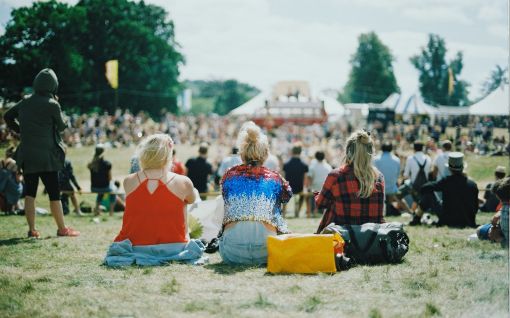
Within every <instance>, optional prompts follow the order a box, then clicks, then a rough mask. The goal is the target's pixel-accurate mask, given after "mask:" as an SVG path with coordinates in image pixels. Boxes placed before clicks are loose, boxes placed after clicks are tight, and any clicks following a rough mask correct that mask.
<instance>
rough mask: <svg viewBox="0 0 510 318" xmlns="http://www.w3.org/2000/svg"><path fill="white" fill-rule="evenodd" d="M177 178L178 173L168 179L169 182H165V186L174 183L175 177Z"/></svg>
mask: <svg viewBox="0 0 510 318" xmlns="http://www.w3.org/2000/svg"><path fill="white" fill-rule="evenodd" d="M176 176H177V173H174V174H173V176H172V177H171V178H170V179H168V181H167V182H165V185H166V186H168V184H169V183H170V182H172V181H173V180H174V179H175V177H176Z"/></svg>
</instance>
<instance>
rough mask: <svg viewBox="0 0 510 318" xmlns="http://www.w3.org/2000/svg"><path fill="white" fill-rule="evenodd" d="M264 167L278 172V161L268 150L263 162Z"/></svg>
mask: <svg viewBox="0 0 510 318" xmlns="http://www.w3.org/2000/svg"><path fill="white" fill-rule="evenodd" d="M264 167H266V168H267V169H269V170H273V171H276V172H280V161H279V160H278V158H277V157H276V156H275V155H273V154H272V153H271V152H269V155H268V156H267V159H266V161H265V162H264Z"/></svg>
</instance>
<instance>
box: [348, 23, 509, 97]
mask: <svg viewBox="0 0 510 318" xmlns="http://www.w3.org/2000/svg"><path fill="white" fill-rule="evenodd" d="M358 42H359V44H358V48H357V50H356V52H355V53H354V54H353V56H352V57H351V60H350V64H351V71H350V73H349V78H348V81H347V83H346V85H345V86H344V88H343V90H342V92H341V93H340V94H339V99H340V101H342V102H344V103H381V102H382V101H384V100H385V99H386V97H388V96H389V95H390V94H391V93H399V92H400V88H399V86H398V84H397V81H396V79H395V75H394V72H393V62H394V61H395V58H394V57H393V56H392V54H391V51H390V49H389V48H388V47H387V46H386V45H384V44H383V43H382V42H381V40H380V39H379V37H378V36H377V34H375V33H374V32H370V33H366V34H361V35H360V36H359V38H358ZM446 52H447V49H446V43H445V41H444V39H443V38H441V37H440V36H439V35H436V34H430V35H429V40H428V43H427V45H426V46H424V47H422V48H421V51H420V53H419V54H417V55H415V56H413V57H411V58H410V62H411V64H412V65H413V66H414V67H415V68H416V69H417V70H418V73H419V89H420V93H421V96H422V97H423V99H424V101H425V102H426V103H428V104H430V105H450V106H465V105H469V104H470V101H469V99H468V94H469V90H468V88H469V87H470V84H469V83H468V82H466V81H464V80H462V79H460V74H461V72H462V69H463V67H464V63H463V55H462V52H457V53H456V55H455V57H454V58H453V59H452V60H450V61H447V59H446ZM507 72H508V69H507V68H502V67H500V66H498V65H496V66H495V69H494V70H493V71H492V72H491V74H490V76H489V78H487V79H486V80H485V82H484V83H483V84H482V97H484V96H486V95H488V94H489V93H490V92H492V91H493V90H494V89H496V88H498V87H499V86H500V85H501V84H502V83H508V77H507Z"/></svg>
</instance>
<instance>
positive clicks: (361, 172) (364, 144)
mask: <svg viewBox="0 0 510 318" xmlns="http://www.w3.org/2000/svg"><path fill="white" fill-rule="evenodd" d="M373 152H374V143H373V141H372V138H370V135H369V133H368V132H367V131H365V130H358V131H356V132H354V133H352V135H351V136H350V137H349V139H347V147H346V150H345V157H344V163H345V164H347V165H352V167H353V169H354V176H355V177H356V179H358V181H359V192H358V196H359V197H360V198H368V197H370V195H371V194H372V192H373V191H374V183H375V179H376V178H377V175H378V172H377V169H375V167H374V166H373V165H372V154H373Z"/></svg>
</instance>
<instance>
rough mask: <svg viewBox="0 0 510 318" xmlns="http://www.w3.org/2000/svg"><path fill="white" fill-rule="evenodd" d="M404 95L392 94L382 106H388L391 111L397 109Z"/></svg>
mask: <svg viewBox="0 0 510 318" xmlns="http://www.w3.org/2000/svg"><path fill="white" fill-rule="evenodd" d="M401 96H402V95H401V94H399V93H391V94H390V96H388V98H386V99H385V100H384V101H383V102H382V103H381V105H383V106H386V107H388V108H391V109H395V107H397V105H398V103H399V102H400V97H401Z"/></svg>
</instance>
